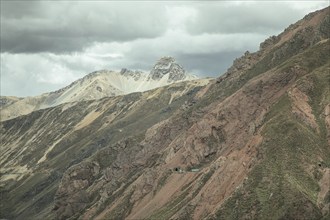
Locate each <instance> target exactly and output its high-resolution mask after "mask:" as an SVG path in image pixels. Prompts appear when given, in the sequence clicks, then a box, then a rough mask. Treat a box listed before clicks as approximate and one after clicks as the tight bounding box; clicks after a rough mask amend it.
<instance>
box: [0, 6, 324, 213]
mask: <svg viewBox="0 0 330 220" xmlns="http://www.w3.org/2000/svg"><path fill="white" fill-rule="evenodd" d="M329 14H330V11H329V7H328V8H326V9H323V10H320V11H317V12H314V13H311V14H309V15H307V16H306V17H304V18H303V19H302V20H300V21H298V22H297V23H295V24H293V25H291V26H290V27H289V28H287V29H286V30H285V31H284V32H283V33H281V34H280V35H279V36H275V37H271V38H269V39H267V40H266V41H265V42H263V43H262V44H261V45H260V50H259V51H258V52H256V53H245V54H244V55H243V56H242V57H241V58H238V59H237V60H235V61H234V64H233V66H232V67H231V68H229V70H228V71H227V73H226V74H225V75H223V76H222V77H220V78H219V79H217V80H213V81H211V82H208V81H207V80H205V81H201V80H197V81H188V82H181V83H176V84H171V85H168V86H166V87H161V88H157V89H154V90H150V91H146V92H143V93H133V94H129V95H123V96H117V97H106V98H103V99H100V100H90V101H82V102H73V103H67V104H62V105H58V106H56V107H53V108H47V109H42V110H38V111H34V112H32V113H31V114H28V115H25V116H21V117H17V118H14V119H11V120H7V121H3V122H1V124H0V126H1V127H0V129H1V134H2V137H3V138H2V143H1V145H2V149H3V154H2V155H1V157H0V161H1V173H2V175H1V180H0V183H1V196H2V202H1V210H0V213H1V216H0V217H1V218H9V219H12V218H14V219H27V218H28V219H329V218H330V214H329V213H330V211H329V205H330V192H329V189H330V147H329V146H330V73H329V71H330V40H329V35H330V32H329V28H328V27H329V26H330V16H329ZM160 74H162V71H161V72H160ZM160 74H159V75H160Z"/></svg>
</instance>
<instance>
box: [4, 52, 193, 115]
mask: <svg viewBox="0 0 330 220" xmlns="http://www.w3.org/2000/svg"><path fill="white" fill-rule="evenodd" d="M193 79H197V77H196V76H194V75H191V74H189V73H187V72H186V71H185V70H184V69H183V67H182V66H180V65H179V64H178V63H177V62H176V61H175V59H174V58H172V57H162V58H161V59H159V60H158V61H157V62H156V64H155V65H154V67H153V68H152V69H151V71H150V72H149V73H147V72H143V71H133V70H129V69H126V68H123V69H122V70H121V71H110V70H100V71H95V72H92V73H90V74H88V75H86V76H85V77H83V78H81V79H78V80H76V81H74V82H73V83H71V84H70V85H69V86H66V87H64V88H62V89H59V90H57V91H55V92H50V93H44V94H42V95H40V96H35V97H26V98H19V97H6V96H2V97H1V99H0V100H1V102H0V103H1V107H2V109H1V113H0V116H1V117H0V118H1V120H2V121H3V120H8V119H11V118H15V117H17V116H20V115H26V114H29V113H31V112H32V111H35V110H38V109H44V108H49V107H53V106H57V105H60V104H63V103H70V102H79V101H85V100H96V99H101V98H104V97H112V96H118V95H125V94H129V93H133V92H143V91H146V90H150V89H154V88H157V87H161V86H165V85H168V84H171V83H175V82H180V81H185V80H193Z"/></svg>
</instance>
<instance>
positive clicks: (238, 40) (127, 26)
mask: <svg viewBox="0 0 330 220" xmlns="http://www.w3.org/2000/svg"><path fill="white" fill-rule="evenodd" d="M0 3H1V13H0V22H1V24H0V25H1V26H0V28H1V65H0V68H1V71H0V72H1V88H0V89H1V95H17V96H27V95H37V94H40V93H42V92H49V91H53V90H55V89H59V88H61V87H64V86H65V85H68V84H70V83H71V82H72V81H73V80H76V79H78V78H80V77H83V76H84V75H86V74H88V73H89V72H92V71H95V70H101V69H111V70H120V69H121V68H130V69H139V70H144V71H149V70H150V69H151V68H152V66H153V65H154V63H155V62H156V61H157V60H158V59H159V58H160V57H162V56H173V57H175V58H176V59H177V61H178V63H180V64H181V65H182V66H183V67H184V68H185V69H186V70H187V71H189V72H191V73H193V74H197V75H199V76H200V77H204V76H214V77H216V76H219V75H221V74H222V73H224V72H225V71H226V70H227V68H228V67H230V66H231V64H232V63H233V60H234V59H235V58H237V57H240V56H241V55H242V54H243V53H244V52H245V51H246V50H249V51H251V52H253V51H256V50H257V49H258V46H259V44H260V42H261V41H263V40H264V39H266V38H267V37H269V36H270V35H276V34H278V33H280V32H281V31H283V30H284V28H286V27H287V26H289V25H290V24H292V23H294V22H296V21H297V20H298V19H301V18H303V16H304V15H306V14H307V13H309V12H311V11H315V10H317V9H320V8H324V7H326V6H328V2H327V1H307V0H306V1H299V2H296V1H280V2H276V1H205V2H202V1H193V2H188V1H179V2H174V1H155V2H151V1H122V2H119V1H78V0H77V1H75V0H72V1H69V0H68V1H35V0H31V1H29V0H26V1H17V0H13V1H6V0H0Z"/></svg>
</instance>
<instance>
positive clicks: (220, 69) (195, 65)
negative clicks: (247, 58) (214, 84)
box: [177, 51, 244, 77]
mask: <svg viewBox="0 0 330 220" xmlns="http://www.w3.org/2000/svg"><path fill="white" fill-rule="evenodd" d="M242 53H244V51H228V52H217V53H210V54H181V55H178V56H177V61H178V62H179V63H181V64H182V66H184V67H185V69H186V70H187V71H188V72H192V73H194V74H197V75H199V76H211V77H218V76H219V75H222V74H223V73H225V72H226V71H227V69H228V68H229V67H230V66H231V65H232V63H233V60H234V59H235V58H236V57H239V56H241V55H242Z"/></svg>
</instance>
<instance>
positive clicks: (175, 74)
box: [150, 56, 188, 83]
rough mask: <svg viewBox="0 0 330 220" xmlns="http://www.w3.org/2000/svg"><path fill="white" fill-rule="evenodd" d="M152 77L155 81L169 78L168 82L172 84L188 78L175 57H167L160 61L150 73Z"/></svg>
mask: <svg viewBox="0 0 330 220" xmlns="http://www.w3.org/2000/svg"><path fill="white" fill-rule="evenodd" d="M150 77H151V79H153V80H159V79H161V78H163V77H167V82H168V83H171V82H176V81H181V80H184V79H186V78H187V77H188V76H187V74H186V71H185V70H184V69H183V67H182V66H180V65H179V64H178V63H176V61H175V59H174V58H173V57H169V56H167V57H162V58H161V59H160V60H158V62H157V63H156V64H155V65H154V67H153V68H152V70H151V72H150Z"/></svg>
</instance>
